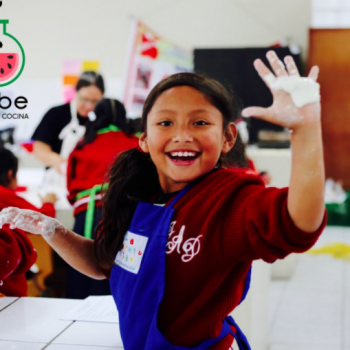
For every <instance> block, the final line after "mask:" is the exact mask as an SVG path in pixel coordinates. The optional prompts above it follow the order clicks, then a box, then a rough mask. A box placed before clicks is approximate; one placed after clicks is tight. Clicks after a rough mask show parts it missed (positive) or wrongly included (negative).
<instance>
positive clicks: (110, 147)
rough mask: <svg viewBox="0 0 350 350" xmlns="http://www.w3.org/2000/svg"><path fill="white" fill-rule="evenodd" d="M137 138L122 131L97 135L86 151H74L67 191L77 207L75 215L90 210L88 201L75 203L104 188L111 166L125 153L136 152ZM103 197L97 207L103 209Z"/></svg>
mask: <svg viewBox="0 0 350 350" xmlns="http://www.w3.org/2000/svg"><path fill="white" fill-rule="evenodd" d="M137 145H138V138H137V137H136V136H134V135H129V136H128V135H126V134H125V133H124V132H122V131H110V132H106V133H102V134H98V135H97V137H96V139H95V140H94V141H93V142H91V143H89V144H86V145H85V146H84V147H83V148H81V149H78V148H75V149H74V151H73V152H72V153H71V154H70V156H69V159H68V169H67V188H68V191H69V195H68V200H69V202H70V203H71V204H73V205H74V215H77V214H78V213H80V212H82V211H85V210H86V209H87V201H88V198H87V197H85V198H82V199H81V200H80V201H79V202H76V196H77V194H78V193H80V192H81V191H84V190H89V189H91V188H93V187H94V186H95V185H100V184H102V182H103V180H104V179H105V176H106V173H107V171H108V169H109V166H110V165H112V163H113V160H114V159H115V157H116V156H117V155H118V154H119V153H120V152H122V151H125V150H128V149H130V148H135V147H136V146H137ZM100 199H101V198H100V196H99V197H98V198H96V202H95V206H97V207H98V206H101V205H102V204H101V200H100Z"/></svg>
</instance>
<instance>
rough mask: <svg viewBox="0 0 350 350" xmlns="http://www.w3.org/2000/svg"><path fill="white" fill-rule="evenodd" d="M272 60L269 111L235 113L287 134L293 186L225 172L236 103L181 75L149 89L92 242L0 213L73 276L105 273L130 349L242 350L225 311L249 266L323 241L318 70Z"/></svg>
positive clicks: (238, 296)
mask: <svg viewBox="0 0 350 350" xmlns="http://www.w3.org/2000/svg"><path fill="white" fill-rule="evenodd" d="M267 57H268V59H269V62H270V64H271V66H272V69H273V71H274V72H275V75H276V76H274V75H273V74H272V73H271V72H270V70H269V69H268V68H267V67H266V66H265V65H264V64H263V63H262V61H260V60H257V61H256V62H255V68H256V69H257V71H258V73H259V74H260V76H261V77H262V78H263V79H264V81H265V82H266V83H267V84H268V85H269V86H270V88H271V92H272V94H273V98H274V102H273V105H272V106H271V107H270V108H267V109H265V108H259V107H251V108H247V109H245V110H243V112H242V114H243V116H245V117H248V116H254V117H258V118H262V119H265V120H268V121H270V122H275V123H277V124H279V125H282V126H284V127H288V128H289V129H290V130H292V148H293V160H292V162H293V170H292V174H291V181H290V187H289V189H287V188H284V189H277V188H265V186H264V184H263V183H262V181H261V179H259V178H258V177H256V176H252V175H248V174H245V173H243V172H233V171H231V170H226V169H223V168H222V167H221V165H225V154H227V153H228V152H229V151H230V149H231V148H232V147H233V146H234V144H235V139H236V128H235V125H234V124H233V121H234V120H235V117H236V115H235V111H234V110H233V109H232V103H231V102H232V99H231V96H230V95H229V94H228V92H227V91H226V90H225V89H224V87H223V86H222V85H221V84H219V83H218V82H217V81H215V80H212V79H209V78H206V77H203V76H201V75H198V74H193V73H182V74H176V75H173V76H170V77H168V78H167V79H165V80H163V81H161V82H160V83H159V84H158V85H157V86H156V87H155V88H154V89H153V90H152V91H151V93H150V95H149V96H148V98H147V100H146V102H145V106H144V110H143V116H142V130H143V132H142V135H141V137H140V140H139V145H140V146H139V150H136V149H134V150H130V151H127V152H124V153H123V154H122V155H121V156H120V157H118V159H117V161H116V162H115V164H114V166H113V167H112V168H111V171H110V184H109V189H108V191H107V193H106V196H105V199H104V200H105V203H104V217H103V223H102V225H101V226H100V227H99V237H98V239H97V241H96V243H94V242H93V241H91V240H87V239H84V238H82V237H80V236H77V235H75V234H74V233H73V232H71V231H69V230H66V229H65V228H64V227H62V226H61V225H60V224H59V223H58V222H57V221H53V220H51V219H48V218H46V217H44V216H40V217H39V218H33V217H32V213H30V212H24V211H18V210H16V209H9V210H7V211H6V212H5V213H3V214H2V215H0V225H1V224H3V223H5V222H7V223H10V225H12V226H20V227H25V228H26V229H30V230H31V231H33V232H38V233H41V234H43V235H44V237H45V238H46V239H47V240H48V242H49V243H50V244H51V245H52V246H53V247H54V248H55V249H56V250H57V251H59V252H60V254H61V255H62V257H63V258H64V259H66V260H67V262H68V263H70V264H71V265H72V266H74V267H75V268H76V269H78V270H79V271H81V272H83V273H85V274H87V275H89V276H92V277H94V278H97V279H100V278H104V273H105V274H107V275H108V273H109V272H110V285H111V290H112V294H113V296H114V299H115V302H116V304H117V308H118V311H119V318H120V332H121V336H122V339H123V343H124V347H125V349H126V350H136V349H147V350H155V349H156V350H158V349H159V350H160V349H161V350H167V349H169V350H170V349H175V350H181V349H182V350H184V349H190V348H191V349H200V350H204V349H210V350H213V349H215V350H227V349H229V348H230V346H231V344H232V341H233V339H234V338H235V339H236V341H237V343H238V345H239V348H240V349H241V350H243V349H244V350H246V349H249V345H248V342H247V340H246V338H245V337H244V335H243V333H242V332H241V331H240V329H239V327H238V325H237V324H236V323H235V322H234V320H233V319H232V318H230V317H227V315H228V314H229V313H230V312H231V311H232V310H233V309H234V308H235V307H236V306H237V305H238V304H239V303H240V302H241V301H242V300H243V299H244V297H245V295H246V293H247V291H248V288H249V276H250V268H251V264H252V261H253V260H255V259H263V260H265V261H267V262H273V261H275V260H276V259H283V258H284V257H285V256H286V255H288V254H289V253H290V252H303V251H305V250H307V249H309V248H310V247H311V246H312V245H313V244H314V243H315V242H316V240H317V238H318V236H319V235H320V234H321V231H322V229H323V227H324V225H325V218H324V216H325V215H324V203H323V190H324V168H323V156H322V140H321V125H320V105H319V102H318V101H319V94H318V84H316V82H315V81H316V78H317V73H318V69H317V68H313V69H312V70H311V73H310V76H309V78H307V79H301V78H300V77H299V76H298V72H297V69H296V67H295V64H294V61H293V60H292V58H291V57H288V58H286V60H285V62H286V65H287V70H286V69H285V68H284V65H283V64H282V63H281V62H280V61H279V60H278V58H277V56H276V55H275V53H274V52H272V51H270V52H269V53H268V55H267ZM291 85H292V88H291ZM285 90H287V91H290V92H291V93H289V92H286V91H285ZM300 91H302V93H301V94H300ZM310 91H311V92H313V93H311V94H310ZM300 97H301V99H300ZM297 105H298V106H300V108H299V107H297ZM154 204H157V205H154ZM94 251H95V255H94V253H93V252H94ZM101 267H102V268H103V270H102V269H101ZM102 271H104V273H103V272H102Z"/></svg>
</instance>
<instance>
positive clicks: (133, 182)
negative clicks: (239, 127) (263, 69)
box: [95, 73, 247, 267]
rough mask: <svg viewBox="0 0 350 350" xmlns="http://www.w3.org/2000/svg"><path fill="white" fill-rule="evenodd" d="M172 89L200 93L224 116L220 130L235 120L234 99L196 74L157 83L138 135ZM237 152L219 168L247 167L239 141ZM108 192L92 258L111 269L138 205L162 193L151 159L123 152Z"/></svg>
mask: <svg viewBox="0 0 350 350" xmlns="http://www.w3.org/2000/svg"><path fill="white" fill-rule="evenodd" d="M175 86H190V87H193V88H194V89H196V90H198V91H200V92H201V93H202V94H203V95H204V96H205V98H206V99H207V100H208V101H209V102H210V103H211V104H212V105H213V106H215V107H216V108H217V109H218V110H219V111H220V112H221V114H222V116H223V129H224V131H225V130H226V127H227V126H228V124H229V123H231V122H234V121H235V120H236V119H237V118H238V113H239V110H240V108H239V106H238V102H237V99H236V98H234V96H233V94H232V92H231V91H228V90H227V89H226V88H225V87H224V86H223V85H222V84H221V83H219V82H218V81H216V80H215V79H212V78H209V77H207V76H205V75H202V74H198V73H178V74H173V75H171V76H169V77H167V78H166V79H164V80H162V81H161V82H159V83H158V84H157V85H156V86H155V87H154V88H153V89H152V91H151V92H150V93H149V95H148V97H147V99H146V101H145V104H144V107H143V111H142V118H141V131H142V132H146V126H147V116H148V114H149V112H150V111H151V109H152V107H153V105H154V103H155V102H156V100H157V98H158V97H159V96H160V95H161V94H162V93H163V92H164V91H166V90H168V89H170V88H172V87H175ZM234 148H236V150H237V151H235V152H230V155H229V157H227V158H226V157H220V160H218V163H219V165H224V166H228V167H234V166H236V167H237V166H239V167H243V166H246V163H247V161H246V158H245V156H244V145H243V143H242V141H241V139H240V138H238V139H237V142H236V144H235V146H234ZM107 181H109V188H108V190H107V191H106V193H105V195H104V199H103V221H102V222H101V223H100V225H99V226H98V227H97V230H98V235H97V239H96V241H95V258H96V261H97V262H98V263H99V264H100V265H101V266H103V267H110V266H112V265H113V261H114V258H115V254H116V253H117V251H119V250H120V249H121V248H122V245H123V239H124V235H125V233H126V232H127V230H128V228H129V226H130V223H131V219H132V217H133V215H134V212H135V209H136V206H137V203H138V202H139V201H147V200H149V199H150V198H151V197H152V196H154V195H155V194H156V193H157V192H159V191H160V190H161V187H160V184H159V180H158V174H157V170H156V167H155V165H154V164H153V162H152V160H151V158H150V157H149V156H146V155H144V154H141V153H140V152H139V151H137V150H136V149H131V150H128V151H125V152H122V153H121V154H120V155H119V156H118V158H117V159H116V161H115V162H114V164H113V166H112V167H111V168H110V170H109V173H108V175H107Z"/></svg>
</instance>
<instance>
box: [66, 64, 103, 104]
mask: <svg viewBox="0 0 350 350" xmlns="http://www.w3.org/2000/svg"><path fill="white" fill-rule="evenodd" d="M98 70H99V62H98V61H86V60H85V61H84V60H83V61H82V60H77V59H66V60H64V61H63V64H62V72H63V98H64V102H65V103H69V102H70V101H72V100H73V98H74V96H75V87H76V85H77V82H78V79H79V76H80V75H81V73H83V72H85V71H94V72H97V71H98Z"/></svg>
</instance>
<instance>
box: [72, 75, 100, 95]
mask: <svg viewBox="0 0 350 350" xmlns="http://www.w3.org/2000/svg"><path fill="white" fill-rule="evenodd" d="M91 85H93V86H96V87H97V88H98V89H99V90H100V91H101V92H102V94H104V92H105V84H104V82H103V78H102V76H101V75H100V74H98V73H96V72H94V71H85V72H84V73H83V74H82V75H81V76H80V78H79V80H78V82H77V86H76V90H77V91H79V90H80V89H81V88H84V87H88V86H91Z"/></svg>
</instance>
